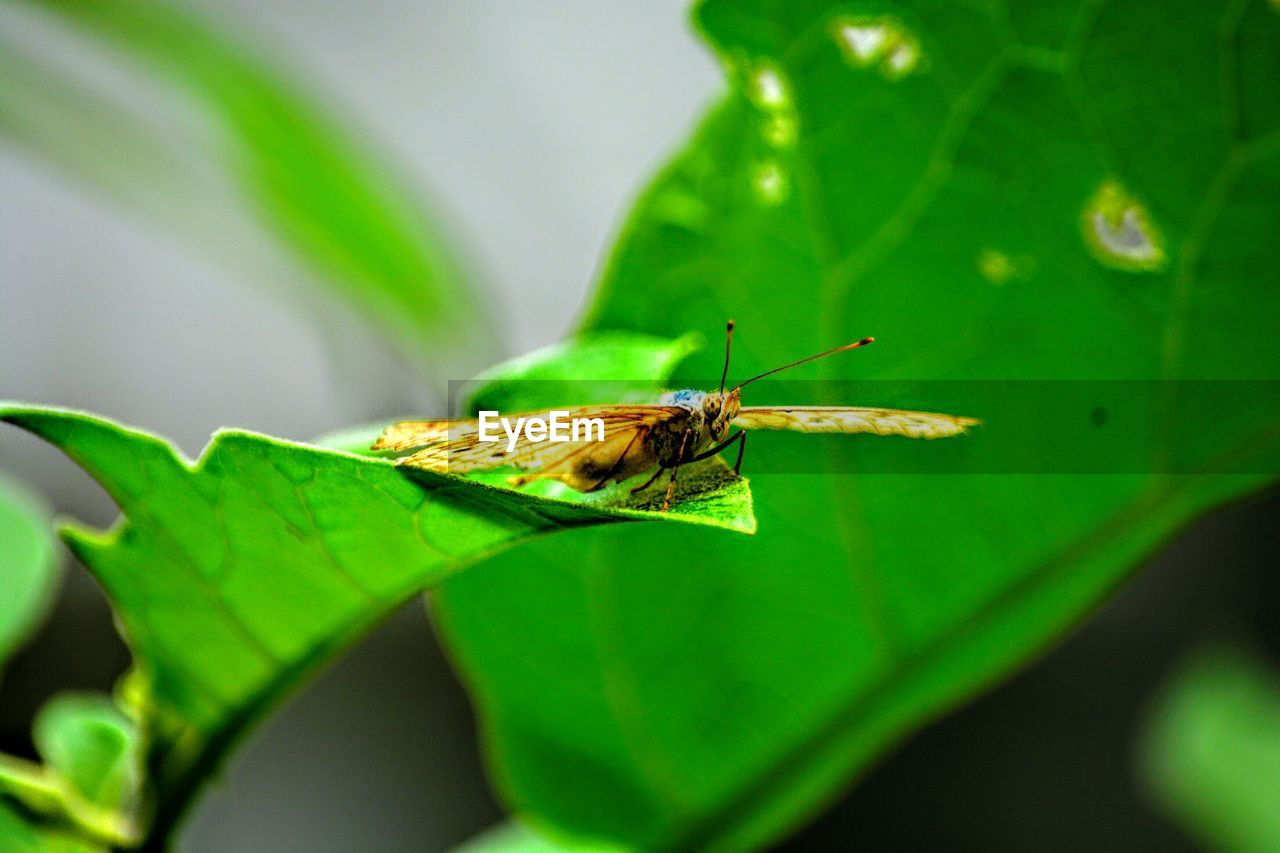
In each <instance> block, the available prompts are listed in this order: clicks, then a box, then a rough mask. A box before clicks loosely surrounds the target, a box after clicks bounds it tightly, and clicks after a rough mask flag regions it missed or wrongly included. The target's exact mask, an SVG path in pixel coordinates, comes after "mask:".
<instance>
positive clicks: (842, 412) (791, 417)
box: [733, 406, 982, 438]
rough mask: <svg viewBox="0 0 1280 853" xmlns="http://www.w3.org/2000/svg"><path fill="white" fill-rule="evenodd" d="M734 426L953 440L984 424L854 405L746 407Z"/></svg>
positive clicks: (741, 411) (967, 419)
mask: <svg viewBox="0 0 1280 853" xmlns="http://www.w3.org/2000/svg"><path fill="white" fill-rule="evenodd" d="M733 423H734V424H735V425H737V426H740V427H742V428H743V429H790V430H797V431H799V432H843V433H860V432H865V433H871V434H873V435H900V436H904V437H906V438H950V437H951V436H954V435H962V434H963V433H966V432H968V431H969V429H970V427H975V426H979V425H981V423H982V421H979V420H976V419H974V418H962V417H958V416H956V415H938V414H934V413H932V412H906V411H902V410H900V409H872V408H862V407H854V406H743V407H742V409H741V410H740V411H739V412H738V416H737V417H736V418H734V419H733Z"/></svg>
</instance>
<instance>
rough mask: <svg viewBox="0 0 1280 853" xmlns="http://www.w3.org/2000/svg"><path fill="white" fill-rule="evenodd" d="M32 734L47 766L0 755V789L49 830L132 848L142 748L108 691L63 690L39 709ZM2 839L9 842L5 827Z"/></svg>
mask: <svg viewBox="0 0 1280 853" xmlns="http://www.w3.org/2000/svg"><path fill="white" fill-rule="evenodd" d="M33 736H34V740H35V744H36V748H37V749H38V750H39V752H40V754H41V756H42V757H43V758H44V760H45V764H44V765H39V764H34V763H32V762H30V761H26V760H24V759H21V758H16V757H14V756H8V755H0V791H2V792H3V793H4V794H7V795H8V796H9V797H10V798H11V800H10V801H11V802H13V803H20V804H21V805H22V807H23V812H24V813H25V814H26V815H27V816H28V817H29V818H30V820H31V822H32V824H33V825H38V826H41V827H44V828H46V829H47V830H48V831H49V832H53V831H54V830H57V831H60V832H61V831H65V832H66V833H68V834H75V835H77V836H83V837H85V838H86V839H90V840H91V841H86V842H85V843H92V844H102V845H104V846H122V847H132V846H134V845H136V844H137V843H138V841H139V840H140V838H139V832H138V813H137V809H138V807H139V800H138V790H139V784H140V757H141V756H140V750H141V746H140V744H139V740H138V738H139V733H138V730H137V728H136V726H134V724H133V722H132V721H130V720H129V719H128V718H127V717H125V716H124V714H123V713H121V712H120V710H119V709H118V708H117V707H116V705H115V703H114V702H113V701H112V700H111V699H110V698H109V697H107V696H102V695H98V694H91V693H74V694H73V693H64V694H61V695H59V696H55V697H54V698H53V699H52V700H50V701H49V702H48V703H47V704H46V705H45V706H44V707H43V708H42V709H41V710H40V713H39V714H38V715H37V717H36V721H35V725H34V726H33ZM3 823H4V821H3V820H2V819H0V824H3ZM15 832H16V830H15ZM19 834H20V833H19ZM51 837H52V836H51ZM68 837H70V835H68ZM0 841H3V842H4V843H6V844H8V843H13V841H14V839H13V838H9V837H6V831H5V828H4V827H3V826H0ZM4 849H6V850H7V849H9V848H8V847H5V848H4Z"/></svg>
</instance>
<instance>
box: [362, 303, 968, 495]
mask: <svg viewBox="0 0 1280 853" xmlns="http://www.w3.org/2000/svg"><path fill="white" fill-rule="evenodd" d="M874 340H875V339H874V338H863V339H861V340H859V341H855V342H853V343H851V344H845V345H844V346H839V347H836V348H835V349H830V350H827V351H826V352H820V353H818V354H817V355H811V356H809V357H808V358H802V359H800V360H799V361H794V362H791V363H790V364H784V365H783V366H781V367H775V368H774V369H773V370H767V371H765V372H764V373H761V374H758V375H756V376H753V377H751V378H750V379H747V380H745V381H743V382H739V383H738V384H737V385H735V386H734V387H733V388H731V389H729V390H728V391H725V382H726V380H727V379H728V376H729V353H730V347H731V345H732V343H733V321H732V320H730V321H729V323H728V327H727V329H726V332H725V353H724V371H723V373H722V374H721V376H720V390H719V391H716V392H704V391H696V390H688V389H686V390H682V391H674V392H671V393H668V394H665V395H663V397H662V399H661V401H660V402H659V403H658V404H657V405H606V406H580V407H577V408H572V409H569V410H567V413H568V415H570V416H572V417H573V418H582V419H593V420H598V421H600V422H601V423H602V424H603V433H602V434H598V437H594V438H587V439H585V440H577V441H569V442H550V441H534V440H531V439H528V438H527V437H526V438H522V439H520V440H518V441H515V444H514V446H513V447H512V448H511V449H510V450H508V449H507V445H506V444H505V443H503V442H496V443H495V442H493V441H492V440H482V435H481V423H480V421H479V420H477V419H475V418H470V419H463V420H439V421H402V422H400V423H396V424H392V425H391V426H390V427H388V428H387V429H386V431H385V432H383V434H382V436H381V437H380V438H379V439H378V440H377V441H376V442H375V443H374V445H373V448H372V449H373V450H377V451H394V452H399V453H405V454H407V455H404V456H402V457H401V458H399V459H397V460H396V464H398V465H408V466H410V467H414V468H421V469H425V470H428V471H437V472H448V473H454V474H465V473H467V472H470V471H481V470H487V469H493V468H501V467H514V468H517V469H519V470H521V471H525V472H527V473H524V474H521V475H518V476H515V477H511V478H510V479H509V481H508V482H510V483H511V484H512V485H516V486H519V485H523V484H525V483H529V482H531V481H533V480H539V479H553V480H559V481H560V482H562V483H564V484H565V485H567V486H569V487H571V488H573V489H575V490H577V491H579V492H593V491H596V490H597V489H601V488H603V487H605V486H606V485H608V484H610V483H621V482H623V481H625V480H629V479H631V478H632V477H635V476H637V475H639V474H642V473H644V472H645V471H649V470H651V469H656V470H654V472H653V475H652V476H651V477H649V479H648V480H646V481H645V482H644V483H643V484H641V485H639V486H637V487H635V488H634V489H632V490H631V491H632V492H633V493H634V492H639V491H641V490H643V489H645V488H648V487H649V486H650V485H651V484H652V483H653V482H654V481H656V480H657V479H658V478H659V477H660V476H662V474H663V472H664V471H670V472H671V478H670V480H669V482H668V483H667V491H666V498H665V499H664V501H663V504H662V509H663V511H664V512H665V511H667V510H668V509H670V507H671V498H672V495H673V494H674V493H675V486H676V478H677V476H678V475H679V472H680V467H681V466H682V465H687V464H689V463H691V462H698V461H701V460H703V459H707V458H709V457H711V456H714V455H716V454H717V453H720V452H722V451H724V450H727V449H728V448H729V447H731V446H732V445H733V444H735V443H736V444H737V451H738V456H737V460H736V461H735V462H734V466H733V471H734V474H735V475H736V474H738V473H740V472H741V470H742V454H743V451H744V450H745V448H746V444H747V433H746V430H750V429H772V430H798V431H800V432H809V433H871V434H873V435H898V436H905V437H907V438H949V437H951V436H956V435H961V434H963V433H965V432H967V431H968V430H969V429H970V428H971V427H974V426H978V425H979V424H980V423H981V422H980V421H978V420H976V419H974V418H966V417H957V416H955V415H940V414H933V413H931V412H909V411H902V410H898V409H878V408H867V407H861V406H743V405H742V389H743V388H744V387H745V386H747V385H750V384H751V383H752V382H755V381H756V380H758V379H763V378H764V377H766V376H771V375H773V374H775V373H778V372H779V371H782V370H789V369H790V368H793V367H797V366H799V365H801V364H805V363H806V362H810V361H813V360H815V359H819V358H824V357H826V356H829V355H834V354H835V353H838V352H844V351H845V350H852V349H857V348H858V347H863V346H866V345H867V344H870V343H872V342H874ZM550 415H551V411H550V410H548V411H541V412H527V413H525V414H524V415H522V416H521V417H526V418H540V419H542V420H546V419H547V418H548V417H549V416H550ZM732 427H738V430H737V431H736V432H734V433H733V434H729V433H730V429H731V428H732ZM588 436H591V433H590V432H588Z"/></svg>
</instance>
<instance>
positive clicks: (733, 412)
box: [702, 388, 742, 441]
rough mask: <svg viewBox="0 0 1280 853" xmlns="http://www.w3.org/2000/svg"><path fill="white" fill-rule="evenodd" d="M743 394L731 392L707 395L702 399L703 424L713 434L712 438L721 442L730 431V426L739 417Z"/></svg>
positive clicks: (736, 390)
mask: <svg viewBox="0 0 1280 853" xmlns="http://www.w3.org/2000/svg"><path fill="white" fill-rule="evenodd" d="M741 400H742V392H741V391H739V390H738V389H737V388H734V389H732V390H731V391H723V392H720V393H712V394H707V395H706V396H705V397H703V398H702V418H703V422H704V423H705V424H706V425H707V428H708V429H709V430H710V432H711V438H712V439H713V440H715V441H720V440H721V439H722V438H724V436H725V433H727V432H728V431H729V424H730V423H731V422H732V421H733V419H734V418H736V417H737V416H738V409H739V408H740V404H741Z"/></svg>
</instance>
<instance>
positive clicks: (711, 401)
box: [702, 397, 720, 417]
mask: <svg viewBox="0 0 1280 853" xmlns="http://www.w3.org/2000/svg"><path fill="white" fill-rule="evenodd" d="M702 411H703V412H705V413H706V414H707V415H710V416H711V417H715V415H716V414H717V413H719V411H720V401H719V400H717V399H716V398H715V397H703V398H702Z"/></svg>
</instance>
